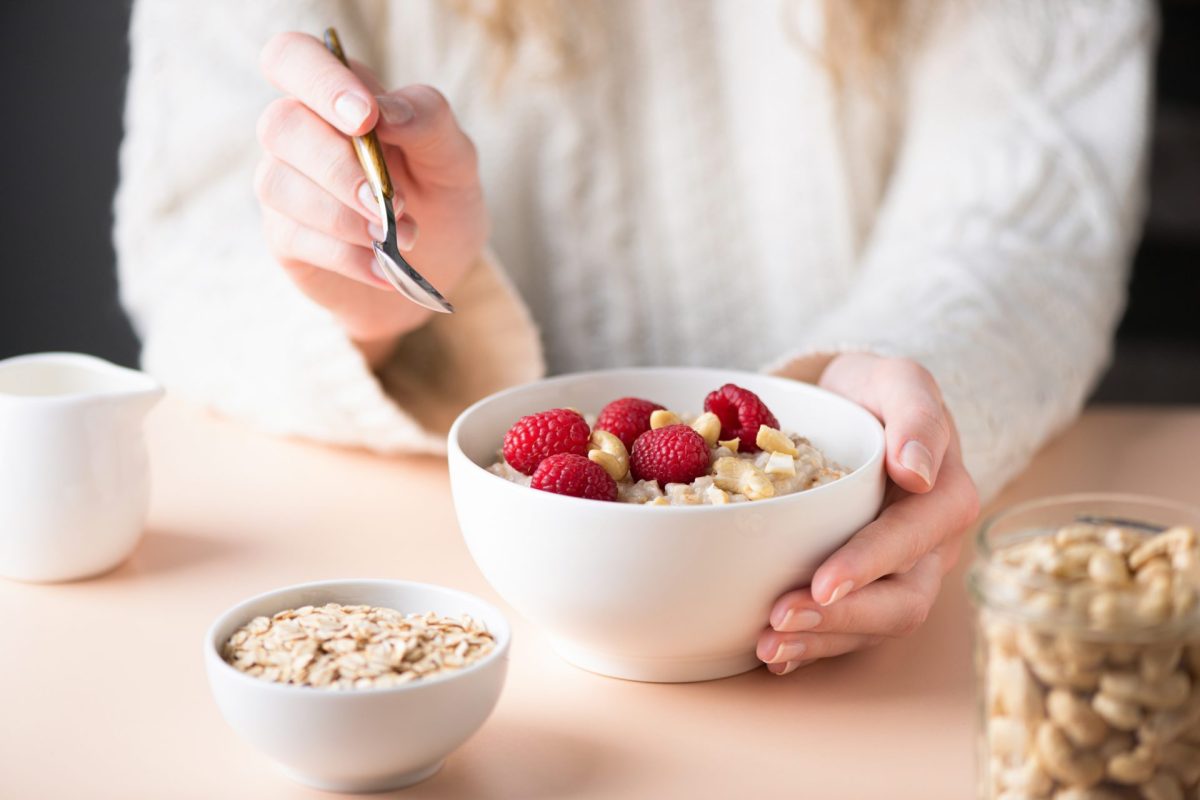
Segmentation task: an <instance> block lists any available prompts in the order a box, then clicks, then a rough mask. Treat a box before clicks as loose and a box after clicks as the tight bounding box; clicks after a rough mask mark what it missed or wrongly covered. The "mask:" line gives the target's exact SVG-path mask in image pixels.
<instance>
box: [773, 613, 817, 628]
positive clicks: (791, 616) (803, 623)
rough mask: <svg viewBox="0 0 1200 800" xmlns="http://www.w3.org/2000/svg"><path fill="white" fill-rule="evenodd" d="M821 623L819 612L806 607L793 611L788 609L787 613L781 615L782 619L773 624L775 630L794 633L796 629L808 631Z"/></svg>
mask: <svg viewBox="0 0 1200 800" xmlns="http://www.w3.org/2000/svg"><path fill="white" fill-rule="evenodd" d="M820 624H821V614H820V612H817V611H813V610H812V609H811V608H806V609H804V610H802V611H795V612H793V611H792V610H791V609H788V613H786V614H784V615H783V619H782V620H780V621H779V624H778V625H776V626H775V630H777V631H781V632H787V633H795V632H797V631H810V630H812V629H813V628H815V627H817V626H818V625H820Z"/></svg>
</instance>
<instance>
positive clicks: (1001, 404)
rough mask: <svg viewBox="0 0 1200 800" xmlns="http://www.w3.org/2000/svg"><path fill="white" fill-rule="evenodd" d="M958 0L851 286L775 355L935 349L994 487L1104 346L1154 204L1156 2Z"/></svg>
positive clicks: (924, 354) (1046, 431)
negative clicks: (1145, 205) (1149, 150)
mask: <svg viewBox="0 0 1200 800" xmlns="http://www.w3.org/2000/svg"><path fill="white" fill-rule="evenodd" d="M946 5H947V6H949V5H952V4H946ZM958 5H959V6H960V9H959V11H958V13H956V14H954V15H952V16H951V17H949V18H946V19H942V20H940V21H939V22H938V24H937V25H936V27H935V28H934V29H933V30H932V31H930V32H928V34H927V35H928V37H929V38H928V39H927V40H926V41H925V42H924V45H923V47H922V48H921V49H920V53H921V55H920V56H919V58H918V59H917V60H916V61H915V63H913V64H912V70H911V72H910V73H909V79H910V80H909V83H908V84H907V89H906V95H905V101H904V102H905V106H906V108H905V112H904V113H905V116H904V121H903V127H904V133H903V138H902V141H901V143H900V146H899V150H898V154H897V161H896V166H895V169H894V172H893V174H892V177H891V179H890V181H889V185H888V189H887V193H886V195H885V197H884V201H883V205H882V207H881V210H880V213H879V215H878V217H877V219H876V222H875V224H874V226H873V229H872V231H871V234H870V236H869V239H868V242H867V244H866V247H865V249H864V252H863V255H862V258H861V261H860V264H859V269H858V272H857V276H856V278H855V281H856V283H855V286H854V288H853V290H852V292H851V295H850V297H849V299H848V300H847V302H846V303H845V304H844V305H841V306H839V307H838V308H836V309H833V310H831V311H830V313H828V314H827V315H825V316H823V317H822V318H821V319H820V320H817V321H815V322H814V325H813V327H812V328H811V329H810V330H809V331H808V333H807V334H806V335H805V336H804V337H803V338H802V340H801V341H802V347H801V349H800V350H798V351H797V352H796V353H793V354H791V355H789V356H787V357H785V358H783V359H781V360H780V361H778V362H776V363H775V364H774V365H772V367H771V369H773V370H775V371H778V372H781V373H783V374H786V375H791V376H793V377H797V378H801V379H811V378H812V377H813V375H814V373H815V372H817V371H818V369H819V365H821V364H822V363H824V361H825V360H826V359H828V357H829V354H832V353H836V352H844V351H849V350H860V351H871V352H876V353H879V354H882V355H889V356H903V357H908V358H912V359H915V360H916V361H918V362H920V363H922V364H923V365H924V366H925V367H926V368H928V369H929V370H930V371H931V372H932V373H933V375H934V376H935V377H936V378H937V380H938V382H939V384H940V385H941V388H942V390H943V393H944V396H945V399H946V403H947V405H948V407H949V408H950V410H951V412H952V413H953V414H954V416H955V419H956V422H957V424H958V427H959V432H960V435H961V437H962V442H963V450H964V457H965V460H966V464H967V468H968V470H969V471H970V473H971V474H972V476H973V477H974V479H975V481H976V483H977V484H978V486H979V488H980V493H981V495H983V496H984V497H990V496H992V495H994V494H995V493H996V492H997V491H998V490H999V489H1000V488H1001V486H1003V484H1004V483H1005V482H1006V481H1008V480H1009V479H1010V478H1012V477H1013V476H1014V475H1015V474H1016V473H1017V472H1019V471H1020V470H1021V469H1022V468H1023V467H1024V466H1025V465H1026V464H1027V463H1028V461H1029V459H1030V458H1031V456H1032V454H1033V453H1034V452H1035V451H1036V449H1037V448H1038V447H1039V446H1040V445H1041V444H1042V443H1043V442H1045V441H1046V439H1047V438H1048V437H1050V436H1051V435H1053V434H1054V433H1055V432H1056V431H1058V430H1060V429H1061V428H1062V427H1064V426H1065V425H1066V424H1067V423H1068V422H1070V420H1071V419H1073V418H1074V416H1075V415H1076V414H1078V412H1079V410H1080V408H1081V406H1082V404H1083V402H1084V401H1085V399H1086V397H1087V395H1088V394H1089V392H1090V390H1091V388H1092V386H1093V384H1094V383H1095V381H1096V379H1097V378H1098V376H1099V375H1100V373H1101V371H1102V369H1103V367H1104V366H1105V364H1106V362H1107V359H1108V356H1109V350H1110V346H1111V345H1110V342H1111V336H1112V333H1113V330H1114V328H1115V326H1116V323H1117V321H1118V319H1119V317H1120V313H1121V310H1122V308H1123V302H1124V300H1123V298H1124V290H1125V282H1126V275H1127V271H1128V265H1129V262H1130V257H1131V250H1132V247H1133V245H1134V243H1135V241H1136V238H1137V235H1138V231H1139V228H1140V223H1141V216H1142V197H1143V191H1142V189H1143V186H1142V173H1143V161H1144V152H1143V151H1144V141H1145V138H1146V132H1147V127H1148V121H1149V115H1150V110H1149V103H1150V91H1149V90H1150V84H1151V72H1152V51H1153V42H1154V37H1155V32H1156V25H1155V22H1156V20H1155V17H1154V14H1153V11H1152V9H1151V8H1150V4H1149V3H1145V2H1131V1H1130V0H1097V2H1094V3H1066V4H1047V5H1045V6H1042V5H1039V4H1025V3H1012V2H997V3H970V4H958ZM964 9H966V10H964Z"/></svg>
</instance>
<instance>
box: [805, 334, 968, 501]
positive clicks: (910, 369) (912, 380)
mask: <svg viewBox="0 0 1200 800" xmlns="http://www.w3.org/2000/svg"><path fill="white" fill-rule="evenodd" d="M826 373H827V374H826V375H823V376H822V383H823V384H825V385H827V386H829V388H832V389H833V390H834V391H838V392H840V393H842V394H846V395H848V396H850V397H853V398H854V399H855V400H857V401H859V402H860V403H862V404H863V405H864V406H866V407H867V408H868V409H869V410H870V411H871V412H872V413H874V414H875V415H876V416H877V417H879V418H880V419H881V420H882V421H883V426H884V435H885V437H886V439H887V458H886V463H887V471H888V475H889V476H890V477H891V479H892V480H893V481H895V482H896V484H897V485H899V486H900V487H901V488H902V489H904V490H906V491H909V492H927V491H929V490H930V489H931V488H932V487H933V485H934V483H936V481H937V477H938V473H939V471H940V469H941V464H942V460H943V458H944V456H945V453H946V448H947V447H948V446H949V444H950V440H951V438H952V428H951V422H950V419H949V416H948V414H947V413H946V410H945V407H944V405H943V403H942V395H941V392H940V390H939V389H938V386H937V382H936V381H935V380H934V378H933V376H932V375H930V374H929V372H928V370H926V369H925V368H924V367H922V366H921V365H920V364H917V363H916V362H915V361H910V360H908V359H898V358H879V357H877V356H871V355H866V354H849V355H846V356H840V357H839V358H837V359H835V360H834V361H833V362H831V363H830V365H829V368H828V369H827V370H826Z"/></svg>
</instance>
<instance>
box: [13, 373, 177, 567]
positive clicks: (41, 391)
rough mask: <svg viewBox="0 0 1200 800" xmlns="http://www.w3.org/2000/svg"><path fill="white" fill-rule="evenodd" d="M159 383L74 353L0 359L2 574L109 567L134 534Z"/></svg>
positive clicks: (143, 498)
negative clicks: (145, 429)
mask: <svg viewBox="0 0 1200 800" xmlns="http://www.w3.org/2000/svg"><path fill="white" fill-rule="evenodd" d="M161 396H162V388H161V387H160V386H159V385H158V383H157V382H156V381H155V380H154V379H153V378H151V377H150V376H149V375H145V374H143V373H141V372H137V371H135V370H131V369H125V368H124V367H118V366H116V365H115V364H110V363H108V362H107V361H103V360H101V359H99V358H94V357H92V356H86V355H80V354H77V353H40V354H35V355H27V356H18V357H17V358H10V359H7V360H4V361H0V576H4V577H7V578H16V579H18V580H23V581H39V582H41V581H46V582H49V581H69V580H74V579H77V578H85V577H88V576H89V575H96V574H98V573H101V572H105V571H106V570H109V569H112V568H113V567H115V566H116V565H118V564H120V563H121V562H122V561H124V560H125V558H126V557H128V556H129V554H130V553H132V552H133V550H134V548H135V547H136V546H137V543H138V541H139V540H140V539H141V536H142V524H143V521H144V519H145V514H146V504H147V501H148V500H149V493H150V483H149V475H148V471H147V462H146V446H145V442H144V440H143V436H142V420H143V418H144V417H145V415H146V412H147V411H149V410H150V408H151V407H152V406H153V405H154V404H155V403H156V402H158V399H159V398H160V397H161Z"/></svg>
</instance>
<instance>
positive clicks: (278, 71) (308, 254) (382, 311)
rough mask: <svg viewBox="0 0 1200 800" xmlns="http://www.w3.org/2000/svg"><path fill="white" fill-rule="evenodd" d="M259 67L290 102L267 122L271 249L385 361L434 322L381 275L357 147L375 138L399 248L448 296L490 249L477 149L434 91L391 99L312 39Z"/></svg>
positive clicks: (267, 52) (261, 133)
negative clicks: (409, 335)
mask: <svg viewBox="0 0 1200 800" xmlns="http://www.w3.org/2000/svg"><path fill="white" fill-rule="evenodd" d="M261 61H262V69H263V72H264V73H265V74H266V76H267V78H268V79H269V80H270V81H271V83H273V84H274V85H275V86H276V87H277V88H278V89H280V90H281V91H282V92H283V93H284V94H285V96H284V97H282V98H280V99H278V100H275V101H274V102H272V103H271V104H270V105H268V106H267V108H266V109H265V110H264V111H263V113H262V115H261V116H260V117H259V120H258V139H259V142H260V143H261V144H262V147H263V150H264V154H263V158H262V160H261V162H260V163H259V165H258V170H257V172H256V174H255V181H254V183H255V190H256V193H257V195H258V198H259V202H260V203H261V204H262V209H263V219H264V225H265V232H266V238H267V242H268V244H269V246H270V249H271V252H272V254H273V255H274V256H275V258H276V259H277V260H278V261H279V263H280V264H282V265H283V267H284V269H286V270H287V272H288V274H289V275H290V276H291V278H292V280H293V281H295V282H296V284H297V285H298V286H299V287H300V289H302V290H303V291H304V293H305V294H307V295H308V296H309V297H311V298H312V299H313V300H315V301H316V302H317V303H319V304H321V305H322V306H324V307H325V308H327V309H329V311H330V312H332V313H333V315H334V316H335V317H336V318H337V319H338V321H339V322H340V323H341V325H342V327H343V328H344V329H345V330H346V332H347V334H348V335H349V336H350V337H351V338H352V339H354V340H355V341H356V342H358V343H359V345H360V347H361V348H362V349H363V351H364V353H366V354H367V355H368V357H369V358H372V357H374V358H373V360H379V359H380V358H381V357H383V356H386V354H387V353H388V352H390V350H391V347H392V346H393V345H394V344H395V341H396V339H397V337H399V336H400V335H401V334H403V333H406V332H408V331H410V330H412V329H414V328H416V327H417V326H419V325H420V324H421V323H423V322H424V321H425V320H426V319H428V317H429V314H430V313H431V312H429V311H427V310H425V309H423V308H420V307H418V306H417V305H415V304H414V303H412V302H410V301H409V300H407V299H405V298H404V297H402V296H401V295H400V294H398V293H396V292H395V291H394V290H393V289H392V288H391V287H390V286H389V284H388V283H387V281H386V280H384V279H383V277H382V276H381V275H379V274H378V273H377V272H376V270H377V269H378V268H377V266H376V264H375V257H374V254H373V253H372V250H371V242H372V240H379V239H382V237H383V232H382V229H381V221H380V219H379V207H378V204H377V203H376V201H375V198H374V195H373V194H372V192H371V189H370V186H369V185H368V184H367V180H366V176H365V175H364V174H363V170H362V167H361V166H360V165H359V163H358V159H357V158H356V157H355V155H354V150H353V148H352V146H351V144H350V142H349V139H348V138H347V137H349V136H354V135H358V134H362V133H365V132H367V131H369V130H371V128H372V127H374V128H375V132H376V134H377V135H378V136H379V140H380V142H381V143H382V144H383V145H384V151H385V156H386V159H387V165H388V170H389V172H390V173H391V177H392V183H393V184H394V185H395V189H396V199H395V209H396V217H397V240H398V243H399V246H400V249H401V250H404V251H407V252H408V253H410V254H411V256H410V258H411V261H412V263H413V266H415V267H417V268H418V269H419V270H420V271H421V273H422V274H424V275H425V276H426V277H427V278H429V280H430V282H432V283H433V284H434V285H435V286H437V287H438V288H439V289H440V290H442V292H443V293H445V292H448V291H449V290H451V289H452V288H453V287H454V286H455V285H456V284H457V283H458V281H459V280H460V279H461V278H462V276H463V275H464V273H465V272H466V271H467V269H468V268H469V267H470V266H471V264H472V263H473V262H474V261H475V259H476V258H477V257H478V256H479V253H480V251H481V249H482V248H483V245H484V242H485V241H486V239H487V233H488V219H487V211H486V209H485V208H484V204H483V193H482V190H481V188H480V183H479V173H478V169H477V164H476V155H475V147H474V145H473V144H472V143H471V140H470V139H468V138H467V136H466V134H464V133H463V132H462V130H461V129H460V128H459V127H458V123H457V122H456V121H455V118H454V114H453V113H452V112H451V110H450V107H449V105H448V104H447V103H446V100H445V98H444V97H442V95H441V94H440V93H438V91H437V90H436V89H433V88H430V87H428V86H408V87H405V88H403V89H398V90H396V91H394V92H390V93H387V94H384V93H382V91H381V89H380V86H379V84H378V83H377V82H376V81H375V79H374V78H373V77H372V76H371V74H370V73H369V72H368V71H367V70H366V69H364V68H363V67H362V66H361V65H359V64H355V65H354V70H353V71H351V70H349V69H347V68H346V67H344V66H343V65H342V64H341V62H339V61H338V60H337V58H335V57H334V56H333V55H332V54H331V53H329V52H328V51H327V50H326V49H325V46H324V45H323V44H322V43H321V42H319V41H317V40H316V39H314V38H313V37H312V36H308V35H307V34H302V33H282V34H279V35H277V36H275V37H274V38H272V39H271V40H270V41H269V42H267V45H266V47H264V48H263V51H262V57H261ZM376 122H378V125H376ZM418 226H419V228H420V236H419V237H418V235H417V231H418Z"/></svg>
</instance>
